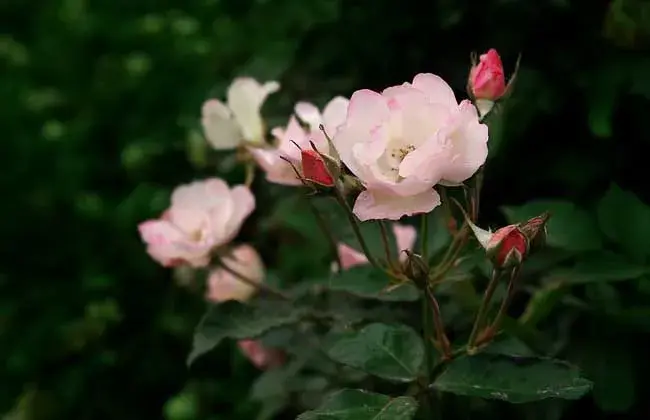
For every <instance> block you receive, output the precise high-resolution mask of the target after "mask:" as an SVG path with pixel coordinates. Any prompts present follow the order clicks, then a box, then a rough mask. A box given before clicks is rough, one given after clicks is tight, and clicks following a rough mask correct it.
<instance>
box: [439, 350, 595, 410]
mask: <svg viewBox="0 0 650 420" xmlns="http://www.w3.org/2000/svg"><path fill="white" fill-rule="evenodd" d="M432 386H433V388H435V389H437V390H439V391H444V392H450V393H453V394H456V395H464V396H469V397H480V398H486V399H496V400H502V401H507V402H510V403H513V404H520V403H528V402H533V401H540V400H545V399H548V398H561V399H566V400H576V399H579V398H581V397H582V396H584V395H585V394H586V393H587V392H589V391H590V390H591V387H592V383H591V382H590V381H589V380H587V379H584V378H582V377H581V376H580V372H579V370H578V369H577V368H575V367H574V366H572V365H570V364H568V363H566V362H562V361H559V360H554V359H548V358H541V357H511V356H507V355H500V354H489V353H479V354H477V355H475V356H463V357H460V358H458V359H456V360H454V361H452V362H451V363H450V364H449V367H448V368H447V369H446V370H445V371H444V372H443V373H442V374H441V375H440V376H439V377H438V378H437V379H436V381H435V382H434V383H433V385H432Z"/></svg>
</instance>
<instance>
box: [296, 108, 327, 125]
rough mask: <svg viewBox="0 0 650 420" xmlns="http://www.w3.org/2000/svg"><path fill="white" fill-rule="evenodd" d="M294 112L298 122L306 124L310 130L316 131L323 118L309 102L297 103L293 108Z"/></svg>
mask: <svg viewBox="0 0 650 420" xmlns="http://www.w3.org/2000/svg"><path fill="white" fill-rule="evenodd" d="M294 112H295V113H296V115H297V116H298V118H299V119H300V121H302V122H304V123H305V124H308V125H309V127H311V129H312V130H318V126H319V125H320V124H322V123H323V118H322V117H321V115H320V111H319V110H318V108H317V107H316V105H314V104H312V103H310V102H298V103H297V104H296V106H295V107H294Z"/></svg>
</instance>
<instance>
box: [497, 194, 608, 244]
mask: <svg viewBox="0 0 650 420" xmlns="http://www.w3.org/2000/svg"><path fill="white" fill-rule="evenodd" d="M545 211H549V212H550V213H551V218H550V219H549V221H548V224H547V228H548V237H547V244H548V246H550V247H555V248H560V249H564V250H567V251H576V252H582V251H593V250H597V249H600V247H601V244H602V239H601V237H600V232H599V231H598V227H597V225H596V222H595V220H594V218H593V217H592V216H591V215H590V214H589V213H587V212H586V211H585V210H583V209H581V208H579V207H577V206H576V205H575V204H573V203H571V202H569V201H561V200H539V201H531V202H529V203H526V204H524V205H523V206H519V207H504V208H503V212H504V213H505V215H506V217H507V219H508V221H509V222H510V223H520V222H524V221H526V220H528V219H530V218H531V217H535V216H539V215H540V214H542V213H543V212H545Z"/></svg>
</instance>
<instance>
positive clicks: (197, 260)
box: [138, 178, 255, 267]
mask: <svg viewBox="0 0 650 420" xmlns="http://www.w3.org/2000/svg"><path fill="white" fill-rule="evenodd" d="M254 208H255V197H254V196H253V194H252V193H251V192H250V190H249V189H248V188H247V187H245V186H243V185H238V186H235V187H233V188H232V189H231V188H229V187H228V184H226V183H225V182H224V181H223V180H221V179H218V178H211V179H207V180H204V181H195V182H192V183H190V184H186V185H181V186H179V187H177V188H176V189H175V190H174V192H173V193H172V197H171V206H170V207H169V209H168V210H167V211H165V213H164V214H163V215H162V216H161V217H160V219H156V220H147V221H146V222H143V223H141V224H140V225H139V226H138V230H139V231H140V236H141V237H142V240H143V241H144V242H145V243H146V244H147V252H148V253H149V255H150V256H151V257H152V258H153V259H155V260H156V261H158V262H159V263H160V264H162V265H163V266H165V267H170V266H175V265H178V264H188V265H190V266H192V267H204V266H206V265H208V263H209V262H210V254H211V253H212V251H213V250H214V249H215V248H217V247H219V246H222V245H225V244H227V243H228V242H230V241H231V240H232V239H233V238H234V237H235V236H236V235H237V233H238V232H239V229H240V228H241V225H242V223H243V222H244V220H245V219H246V218H247V217H248V216H249V215H250V214H251V212H252V211H253V209H254Z"/></svg>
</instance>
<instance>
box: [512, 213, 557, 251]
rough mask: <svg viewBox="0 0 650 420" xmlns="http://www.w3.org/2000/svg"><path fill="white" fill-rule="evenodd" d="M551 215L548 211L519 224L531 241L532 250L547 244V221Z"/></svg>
mask: <svg viewBox="0 0 650 420" xmlns="http://www.w3.org/2000/svg"><path fill="white" fill-rule="evenodd" d="M550 217H551V215H550V214H549V213H548V212H546V213H543V214H542V215H541V216H537V217H533V218H532V219H530V220H528V221H527V222H525V223H522V224H520V225H519V228H520V229H521V231H522V232H523V233H524V235H526V237H527V238H528V241H529V242H530V248H531V251H536V250H538V249H541V248H543V247H544V245H546V236H547V229H546V223H547V222H548V219H549V218H550Z"/></svg>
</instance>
